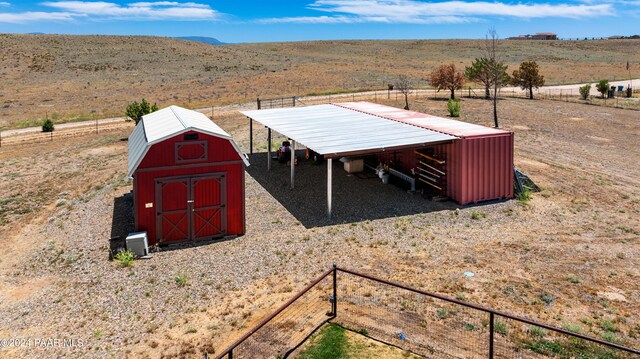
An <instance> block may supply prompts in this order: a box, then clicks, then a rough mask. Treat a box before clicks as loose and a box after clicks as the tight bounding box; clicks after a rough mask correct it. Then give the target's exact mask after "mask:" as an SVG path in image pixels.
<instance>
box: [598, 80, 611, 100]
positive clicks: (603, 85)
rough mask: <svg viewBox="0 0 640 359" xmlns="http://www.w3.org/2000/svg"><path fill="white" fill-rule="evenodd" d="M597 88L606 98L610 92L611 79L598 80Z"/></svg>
mask: <svg viewBox="0 0 640 359" xmlns="http://www.w3.org/2000/svg"><path fill="white" fill-rule="evenodd" d="M596 90H598V92H600V93H601V94H602V98H604V97H605V96H606V95H607V93H608V92H609V81H607V80H600V81H598V83H597V84H596Z"/></svg>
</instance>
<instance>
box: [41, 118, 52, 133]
mask: <svg viewBox="0 0 640 359" xmlns="http://www.w3.org/2000/svg"><path fill="white" fill-rule="evenodd" d="M53 130H54V126H53V121H51V120H50V119H46V120H44V123H43V124H42V132H53Z"/></svg>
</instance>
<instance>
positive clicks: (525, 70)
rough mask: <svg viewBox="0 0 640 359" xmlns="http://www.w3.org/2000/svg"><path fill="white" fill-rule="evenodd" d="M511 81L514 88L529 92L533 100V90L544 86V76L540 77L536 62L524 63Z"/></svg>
mask: <svg viewBox="0 0 640 359" xmlns="http://www.w3.org/2000/svg"><path fill="white" fill-rule="evenodd" d="M511 81H512V83H513V85H514V86H520V88H521V89H523V90H527V91H529V99H531V100H533V88H534V87H535V88H536V89H537V88H539V87H540V86H542V85H544V76H542V75H540V71H539V68H538V64H537V63H536V62H535V61H524V62H522V63H521V64H520V68H519V69H518V70H515V71H513V76H512V78H511Z"/></svg>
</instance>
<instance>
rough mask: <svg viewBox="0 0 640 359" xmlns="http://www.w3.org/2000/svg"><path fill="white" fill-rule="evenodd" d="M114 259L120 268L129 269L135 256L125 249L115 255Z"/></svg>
mask: <svg viewBox="0 0 640 359" xmlns="http://www.w3.org/2000/svg"><path fill="white" fill-rule="evenodd" d="M114 259H115V261H116V263H118V265H119V266H120V267H123V268H124V267H131V266H132V265H133V260H134V259H136V254H135V253H134V252H133V251H130V250H128V249H126V250H123V251H120V252H118V253H116V255H115V257H114Z"/></svg>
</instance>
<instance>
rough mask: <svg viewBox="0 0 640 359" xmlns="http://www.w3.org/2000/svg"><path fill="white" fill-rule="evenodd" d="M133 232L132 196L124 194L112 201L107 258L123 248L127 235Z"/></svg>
mask: <svg viewBox="0 0 640 359" xmlns="http://www.w3.org/2000/svg"><path fill="white" fill-rule="evenodd" d="M134 230H135V223H134V221H133V194H132V193H130V192H129V193H125V194H123V195H122V196H120V197H116V198H114V199H113V217H112V220H111V239H110V240H109V247H110V248H109V249H110V251H109V257H110V258H111V256H112V255H114V254H115V253H117V251H118V249H120V248H124V240H125V238H127V235H128V234H129V233H131V232H133V231H134Z"/></svg>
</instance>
